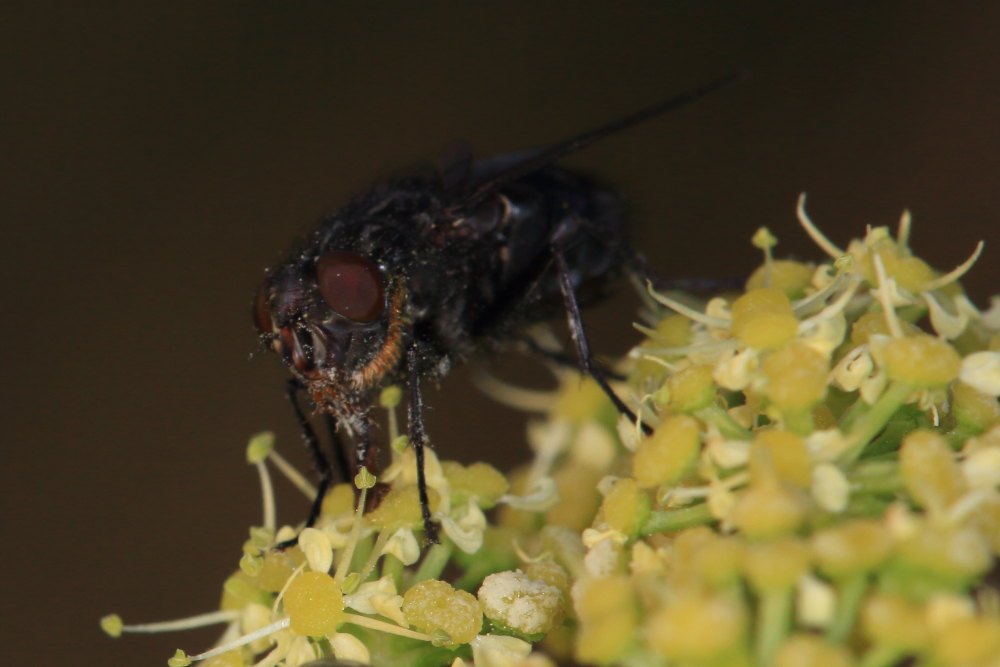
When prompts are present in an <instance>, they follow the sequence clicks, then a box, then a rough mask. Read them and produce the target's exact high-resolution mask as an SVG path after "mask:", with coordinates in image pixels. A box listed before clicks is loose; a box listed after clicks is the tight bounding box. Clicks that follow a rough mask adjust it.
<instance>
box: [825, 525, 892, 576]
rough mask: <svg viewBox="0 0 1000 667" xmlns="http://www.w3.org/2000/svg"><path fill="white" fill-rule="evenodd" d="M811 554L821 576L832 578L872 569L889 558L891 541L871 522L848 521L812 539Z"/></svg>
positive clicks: (881, 529) (883, 528)
mask: <svg viewBox="0 0 1000 667" xmlns="http://www.w3.org/2000/svg"><path fill="white" fill-rule="evenodd" d="M812 549H813V554H814V555H815V558H816V560H817V562H818V564H819V569H820V571H822V572H823V574H825V575H827V576H829V577H832V578H834V579H837V578H840V577H845V576H850V575H853V574H858V573H861V572H867V571H870V570H874V569H875V568H876V567H878V566H879V565H880V564H881V563H882V562H883V561H884V560H885V559H886V558H888V556H889V552H890V550H891V549H892V538H891V537H890V536H889V532H888V530H887V529H886V527H885V526H883V525H882V524H881V523H880V522H878V521H875V520H872V519H851V520H848V521H846V522H844V523H842V524H839V525H836V526H833V527H832V528H827V529H826V530H823V531H821V532H819V533H816V534H814V535H813V537H812Z"/></svg>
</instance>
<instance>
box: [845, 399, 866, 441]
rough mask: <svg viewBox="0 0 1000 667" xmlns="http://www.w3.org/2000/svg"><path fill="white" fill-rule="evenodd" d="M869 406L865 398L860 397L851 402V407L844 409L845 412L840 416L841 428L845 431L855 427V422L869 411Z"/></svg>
mask: <svg viewBox="0 0 1000 667" xmlns="http://www.w3.org/2000/svg"><path fill="white" fill-rule="evenodd" d="M868 410H869V406H868V404H867V403H865V402H864V399H862V398H858V400H856V401H854V403H852V404H851V407H849V408H847V410H845V411H844V414H843V415H841V417H840V423H839V426H840V430H841V431H843V432H845V433H846V432H848V431H850V430H851V429H852V428H854V424H856V423H857V421H858V420H859V419H861V418H862V417H864V416H865V414H867V413H868Z"/></svg>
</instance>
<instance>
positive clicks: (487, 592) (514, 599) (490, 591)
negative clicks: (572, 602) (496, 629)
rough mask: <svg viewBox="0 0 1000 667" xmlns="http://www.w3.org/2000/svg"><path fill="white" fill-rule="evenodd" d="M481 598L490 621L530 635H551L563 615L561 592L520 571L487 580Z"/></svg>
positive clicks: (499, 573)
mask: <svg viewBox="0 0 1000 667" xmlns="http://www.w3.org/2000/svg"><path fill="white" fill-rule="evenodd" d="M477 597H478V598H479V603H480V605H482V607H483V614H485V615H486V617H487V618H489V619H491V620H493V621H497V622H500V623H503V624H504V625H506V626H507V627H508V628H511V629H512V630H517V631H518V632H523V633H524V634H526V635H534V634H538V633H541V632H548V631H549V630H551V629H552V627H553V626H555V624H556V623H558V622H559V621H560V620H561V616H562V606H563V600H562V593H561V592H560V590H559V589H558V588H556V587H555V586H550V585H549V584H547V583H545V582H544V581H538V580H536V579H531V578H530V577H528V575H526V574H524V573H523V572H521V571H520V570H515V571H513V572H511V571H507V572H497V573H496V574H491V575H490V576H488V577H486V579H484V580H483V584H482V586H480V587H479V593H478V594H477Z"/></svg>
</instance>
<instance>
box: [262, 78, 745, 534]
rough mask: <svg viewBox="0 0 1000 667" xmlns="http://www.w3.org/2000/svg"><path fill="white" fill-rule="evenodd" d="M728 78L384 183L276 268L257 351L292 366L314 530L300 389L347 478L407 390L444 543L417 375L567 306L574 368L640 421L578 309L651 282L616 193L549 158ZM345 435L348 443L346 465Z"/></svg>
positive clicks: (322, 487)
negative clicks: (350, 457)
mask: <svg viewBox="0 0 1000 667" xmlns="http://www.w3.org/2000/svg"><path fill="white" fill-rule="evenodd" d="M734 78H735V77H727V78H724V79H720V80H718V81H715V82H713V83H710V84H708V85H705V86H703V87H701V88H698V89H696V90H693V91H690V92H687V93H685V94H683V95H679V96H677V97H675V98H672V99H670V100H667V101H666V102H662V103H660V104H658V105H656V106H653V107H651V108H649V109H646V110H643V111H640V112H638V113H635V114H632V115H630V116H627V117H625V118H623V119H621V120H618V121H616V122H613V123H610V124H608V125H605V126H604V127H601V128H599V129H596V130H594V131H591V132H587V133H585V134H582V135H579V136H577V137H574V138H572V139H570V140H568V141H564V142H561V143H558V144H556V145H554V146H552V147H550V148H547V149H544V150H540V151H533V152H528V153H519V154H513V155H503V156H500V157H496V158H492V159H488V160H483V161H480V162H475V163H473V162H471V161H462V162H459V163H458V164H455V165H452V166H451V167H449V168H448V169H444V170H442V171H438V172H434V173H431V174H422V175H418V176H412V177H408V178H402V179H397V180H394V181H392V182H388V183H385V184H382V185H379V186H377V187H376V188H374V189H373V190H372V191H371V192H369V193H367V194H365V195H362V196H360V197H358V198H356V199H354V200H353V201H351V202H350V203H348V204H347V205H345V206H344V207H343V208H341V209H340V210H339V211H337V213H335V214H334V215H332V216H330V217H328V218H326V219H324V220H323V221H322V222H321V223H320V224H319V226H318V227H317V228H316V229H315V230H314V231H313V232H312V234H310V235H309V237H308V238H307V239H306V240H305V242H304V243H303V244H302V245H301V246H300V247H298V248H297V249H296V250H294V251H293V252H292V253H291V255H290V256H289V257H288V259H287V260H286V261H285V262H283V263H282V264H280V265H278V266H277V267H275V268H273V269H271V270H270V271H269V272H268V274H267V277H266V278H265V280H264V282H263V284H262V285H261V286H260V288H259V290H258V292H257V297H256V299H255V302H254V308H253V317H254V323H255V324H256V326H257V329H258V330H259V332H260V336H261V339H262V340H263V342H264V343H265V344H266V345H267V346H269V347H271V348H272V349H273V350H274V351H275V352H277V353H278V354H279V355H280V356H281V358H282V360H283V361H284V362H285V364H286V365H287V366H288V367H289V369H290V370H291V373H292V376H293V379H292V380H291V382H290V383H289V389H288V393H289V397H290V399H291V401H292V405H293V407H294V409H295V412H296V415H297V417H298V421H299V423H300V425H301V426H302V429H303V432H304V434H305V438H306V442H307V445H308V447H309V450H310V452H311V454H312V456H313V459H314V463H315V465H316V468H317V469H318V470H319V473H320V483H319V488H318V493H317V497H316V498H315V500H314V502H313V505H312V508H311V510H310V513H309V517H308V519H307V525H312V523H313V522H314V521H315V520H316V518H317V516H318V514H319V509H320V504H321V501H322V498H323V496H324V494H325V493H326V491H327V488H328V486H329V484H330V482H331V475H332V472H331V466H330V464H329V462H328V461H327V458H326V456H325V455H324V454H323V452H322V450H321V448H320V446H319V440H318V438H317V437H316V434H315V432H314V431H313V429H312V427H311V426H310V424H309V421H308V418H307V416H306V414H305V413H304V411H303V410H302V407H301V405H300V403H299V401H298V392H299V391H301V390H305V391H306V392H307V393H308V395H309V397H310V399H311V401H312V404H313V405H314V406H315V409H316V410H317V411H318V412H320V413H324V414H325V415H326V417H327V422H328V424H329V425H330V432H331V435H332V436H333V437H334V443H333V445H334V455H335V456H336V457H337V463H338V466H339V467H340V468H341V469H342V471H343V472H344V473H347V472H348V471H349V470H351V469H353V470H355V471H356V470H358V469H360V467H361V466H364V467H366V468H367V469H368V470H369V471H371V472H376V470H377V461H376V459H377V453H378V450H377V447H376V446H375V445H374V444H373V441H372V434H371V432H372V427H373V414H372V412H373V410H372V407H373V402H374V400H375V398H376V397H377V393H378V391H379V390H380V389H381V388H382V387H384V386H386V385H388V384H391V383H402V384H403V385H405V387H406V391H407V395H408V401H409V438H410V442H411V443H412V445H413V447H414V448H415V452H416V456H417V477H418V487H419V493H420V502H421V508H422V514H423V519H424V528H425V531H426V539H427V540H428V541H436V539H437V536H436V528H435V524H433V523H432V521H431V516H430V510H429V508H428V503H427V489H426V483H425V480H424V470H423V467H424V466H423V461H424V444H425V436H424V424H423V418H422V410H423V402H422V398H421V393H420V383H421V381H422V380H425V379H431V380H437V379H440V378H442V377H443V376H445V375H446V374H447V373H448V371H449V370H450V369H451V368H452V367H453V366H455V365H456V364H460V363H462V362H463V361H465V360H466V359H468V358H469V357H470V356H472V355H473V354H474V353H478V352H483V351H490V350H493V349H495V348H497V347H499V346H501V345H503V344H504V343H508V342H510V341H512V340H514V339H516V337H517V336H518V335H519V334H520V333H521V332H522V331H523V329H524V328H525V327H526V326H528V325H530V324H533V323H536V322H540V321H543V320H548V319H551V318H552V317H555V316H556V315H557V314H558V313H559V312H564V313H565V314H566V317H567V319H568V322H569V330H570V333H571V335H572V339H573V343H574V346H575V351H576V357H577V359H578V363H579V368H580V370H581V371H582V372H584V373H586V374H587V375H590V376H591V377H592V378H593V379H594V380H595V381H596V382H597V383H598V384H599V385H600V386H601V388H602V389H603V390H604V391H605V393H607V395H608V397H609V398H610V399H611V400H612V401H613V402H614V404H615V406H617V408H618V410H619V411H620V412H621V413H622V414H623V415H626V416H628V417H629V418H630V419H634V414H633V413H632V411H631V410H630V409H629V408H628V407H627V406H626V405H625V404H624V403H623V402H622V401H621V399H620V398H619V397H618V396H617V395H616V394H615V393H614V391H613V390H612V389H611V388H610V387H609V386H608V383H607V381H606V380H605V378H604V376H603V374H602V372H601V371H600V369H599V368H598V367H597V366H595V365H594V363H593V360H592V356H591V353H590V349H589V347H588V344H587V337H586V334H585V332H584V327H583V322H582V320H581V317H580V308H579V304H580V302H581V301H584V302H586V301H589V300H590V299H591V298H592V297H595V296H599V295H600V294H601V293H602V292H603V291H604V289H605V288H606V286H607V285H608V284H609V282H610V281H612V280H613V279H615V278H616V277H618V276H619V275H620V274H621V273H622V272H625V271H629V272H633V273H637V274H640V275H641V276H643V277H644V269H643V266H642V261H641V259H640V258H639V256H638V255H637V254H636V253H635V252H634V251H633V250H632V248H631V247H630V246H629V244H628V241H627V238H626V233H625V221H624V217H623V215H622V211H621V208H620V204H619V201H618V198H617V197H616V196H615V195H614V194H613V193H611V192H609V191H607V190H604V189H601V188H599V187H598V186H596V185H595V184H594V183H593V182H592V181H591V180H589V179H588V178H587V177H585V176H582V175H580V174H577V173H574V172H571V171H567V170H564V169H561V168H558V167H555V166H553V164H554V163H555V162H556V161H557V160H559V159H560V158H562V157H564V156H566V155H568V154H570V153H572V152H574V151H577V150H579V149H581V148H583V147H585V146H587V145H588V144H590V143H592V142H594V141H596V140H598V139H601V138H603V137H605V136H608V135H610V134H613V133H614V132H617V131H619V130H622V129H624V128H627V127H629V126H632V125H634V124H636V123H639V122H641V121H644V120H647V119H649V118H652V117H654V116H657V115H659V114H661V113H664V112H666V111H669V110H671V109H674V108H677V107H680V106H683V105H684V104H687V103H689V102H692V101H694V100H696V99H698V98H699V97H702V96H704V95H706V94H708V93H709V92H711V91H713V90H715V89H717V88H719V87H721V86H723V85H725V84H727V83H730V82H731V81H733V80H734ZM340 433H346V434H347V435H348V436H349V437H350V438H351V439H352V440H353V441H354V443H355V445H354V453H355V460H354V465H353V466H349V465H348V463H347V461H346V456H345V455H344V453H343V448H342V447H341V445H340V442H339V441H338V439H337V436H338V435H339V434H340Z"/></svg>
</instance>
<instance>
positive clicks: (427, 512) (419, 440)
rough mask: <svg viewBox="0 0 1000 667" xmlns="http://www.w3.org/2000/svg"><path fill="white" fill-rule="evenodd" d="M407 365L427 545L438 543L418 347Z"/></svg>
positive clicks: (412, 437)
mask: <svg viewBox="0 0 1000 667" xmlns="http://www.w3.org/2000/svg"><path fill="white" fill-rule="evenodd" d="M406 363H407V366H408V367H409V368H408V370H409V386H408V387H407V394H409V398H410V405H409V412H408V421H409V436H410V444H411V445H413V450H414V452H415V453H416V455H417V492H418V493H419V494H420V513H421V515H422V516H423V519H424V541H425V543H426V544H437V543H438V532H437V526H436V525H435V524H434V522H433V521H431V508H430V503H429V502H428V500H427V478H426V476H425V474H424V446H425V445H426V437H425V435H424V399H423V396H421V394H420V374H419V373H418V371H417V346H416V345H410V348H409V350H407V352H406Z"/></svg>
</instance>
